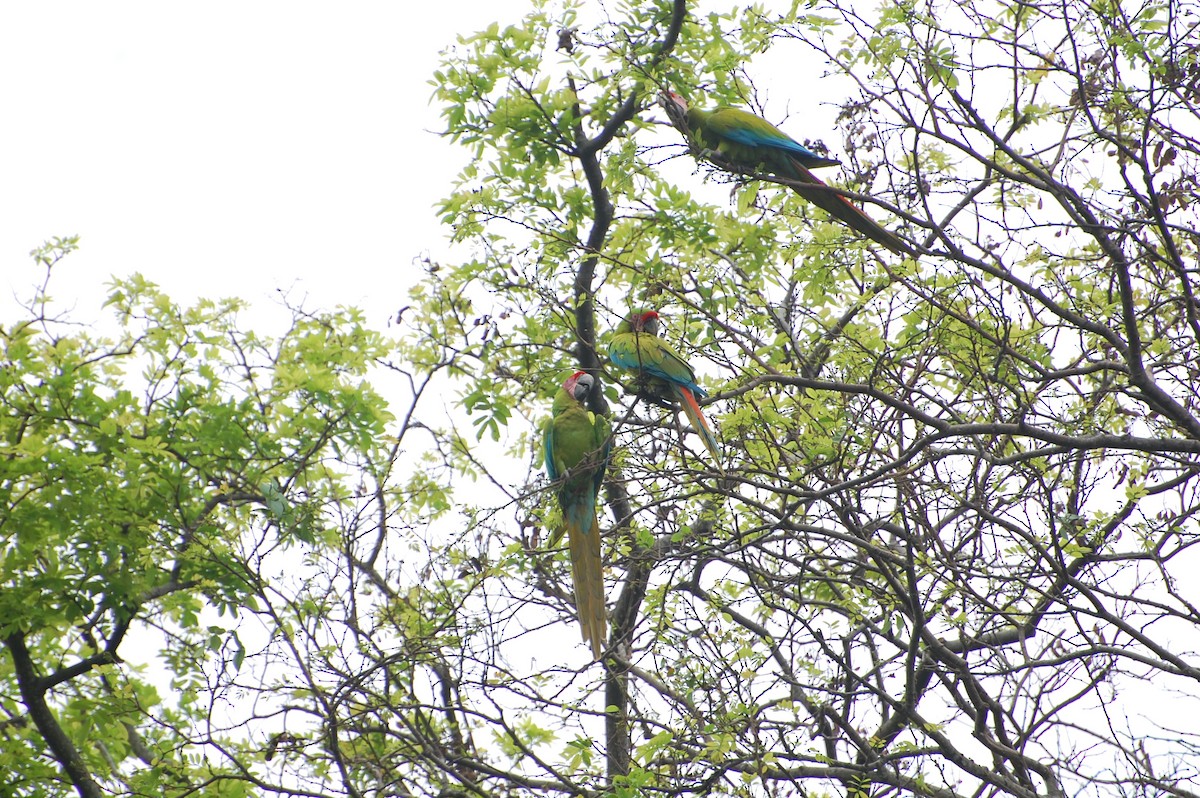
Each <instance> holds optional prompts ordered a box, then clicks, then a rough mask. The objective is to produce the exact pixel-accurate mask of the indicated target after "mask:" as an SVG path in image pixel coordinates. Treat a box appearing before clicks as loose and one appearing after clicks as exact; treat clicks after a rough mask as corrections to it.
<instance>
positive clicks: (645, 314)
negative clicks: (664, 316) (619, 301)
mask: <svg viewBox="0 0 1200 798" xmlns="http://www.w3.org/2000/svg"><path fill="white" fill-rule="evenodd" d="M625 321H626V322H627V323H628V324H629V329H630V330H632V331H633V332H635V333H646V334H647V335H658V311H657V310H646V309H644V308H635V309H634V310H631V311H630V312H629V315H628V316H627V317H626V319H625Z"/></svg>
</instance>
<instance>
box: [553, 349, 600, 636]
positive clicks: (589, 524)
mask: <svg viewBox="0 0 1200 798" xmlns="http://www.w3.org/2000/svg"><path fill="white" fill-rule="evenodd" d="M593 390H596V378H595V377H593V376H592V375H591V374H588V373H586V372H583V371H577V372H575V373H574V374H572V375H571V376H570V377H569V378H568V379H567V381H566V382H564V383H563V384H562V388H560V389H559V391H558V393H557V394H556V395H555V397H554V405H553V406H552V408H551V411H550V412H551V417H550V420H549V421H548V422H546V428H545V431H544V444H545V446H544V448H545V455H546V473H548V474H549V475H550V479H551V480H553V481H554V483H555V485H556V488H557V494H558V504H559V506H560V507H561V508H562V515H563V525H564V526H565V527H566V530H567V541H568V544H569V546H570V552H571V576H572V579H573V580H574V582H575V609H576V610H577V611H578V613H579V624H580V626H581V627H582V629H583V639H584V641H585V642H587V643H588V644H590V645H591V647H592V655H593V656H594V657H595V658H596V659H600V653H601V651H602V650H603V648H604V640H605V637H606V636H607V633H608V632H607V623H606V620H605V614H604V573H603V571H602V569H601V563H600V521H599V519H598V518H597V517H596V501H597V498H598V495H599V493H600V485H601V484H602V483H603V482H604V471H605V469H606V468H607V467H608V459H609V455H610V454H611V452H612V428H611V426H610V425H609V423H608V419H606V418H605V417H604V416H598V415H595V414H593V413H590V412H588V410H587V406H586V404H585V403H586V401H587V397H588V394H590V393H591V392H592V391H593Z"/></svg>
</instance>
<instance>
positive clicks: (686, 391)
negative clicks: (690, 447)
mask: <svg viewBox="0 0 1200 798" xmlns="http://www.w3.org/2000/svg"><path fill="white" fill-rule="evenodd" d="M608 359H609V360H611V361H612V362H613V364H614V365H616V366H618V367H620V368H623V369H627V370H629V371H633V372H636V373H637V374H638V375H640V376H641V377H643V378H644V379H646V380H647V381H648V383H649V387H650V388H652V389H654V391H655V392H656V393H658V394H665V395H666V396H667V397H668V398H670V399H672V400H674V401H678V402H679V406H680V407H682V408H683V412H684V413H685V414H686V415H687V417H688V421H690V422H691V424H692V429H694V430H695V431H696V433H697V434H698V435H699V436H700V440H702V441H703V442H704V448H706V449H708V453H709V454H711V455H712V458H713V461H714V462H716V463H717V465H718V466H719V465H720V463H721V451H720V448H719V444H718V443H717V436H716V435H714V434H713V431H712V427H711V426H710V425H709V423H708V419H706V418H705V417H704V413H702V412H701V411H700V404H699V403H698V402H697V401H696V399H697V398H700V399H703V398H704V397H705V396H707V395H708V394H707V393H706V392H705V391H704V389H703V388H701V387H700V386H699V385H697V384H696V373H695V372H694V371H692V367H691V366H689V365H688V364H687V361H685V360H684V359H683V358H682V357H680V356H679V355H678V354H677V353H676V352H675V350H674V349H672V348H671V347H670V345H669V344H667V342H666V341H664V340H663V339H661V338H659V337H658V312H657V311H654V310H642V309H638V310H633V311H631V312H630V314H629V315H628V316H627V317H626V318H625V319H624V320H622V321H621V323H620V324H619V325H617V331H616V332H615V333H613V336H612V339H611V340H610V341H609V344H608Z"/></svg>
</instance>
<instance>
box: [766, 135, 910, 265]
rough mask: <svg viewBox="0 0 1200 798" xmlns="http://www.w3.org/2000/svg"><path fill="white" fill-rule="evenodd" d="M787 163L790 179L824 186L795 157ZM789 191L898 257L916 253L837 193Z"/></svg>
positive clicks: (795, 189) (799, 187)
mask: <svg viewBox="0 0 1200 798" xmlns="http://www.w3.org/2000/svg"><path fill="white" fill-rule="evenodd" d="M788 163H789V164H790V166H791V167H792V168H794V169H795V170H796V174H795V175H793V176H789V177H791V179H793V180H796V181H798V182H800V183H812V184H814V185H818V186H824V185H827V184H826V183H825V182H824V181H823V180H821V179H820V178H818V177H817V176H816V175H814V174H813V173H812V172H810V171H809V170H808V169H807V168H806V167H805V166H804V164H802V163H800V162H799V161H797V160H796V159H795V158H788ZM792 190H793V191H795V192H796V193H797V194H799V195H800V196H801V197H803V198H804V199H806V200H808V201H809V202H811V203H812V204H813V205H816V206H817V207H818V208H821V209H822V210H824V211H825V212H826V213H828V214H829V215H830V216H832V217H834V218H835V219H839V220H841V221H842V222H845V223H846V225H847V226H848V227H849V228H850V229H851V230H854V231H856V232H859V233H862V234H863V235H864V236H866V237H867V238H869V239H871V240H872V241H874V242H875V243H877V244H882V245H883V246H885V247H887V248H888V249H890V250H891V251H892V252H895V253H896V254H897V255H911V256H913V257H916V255H917V253H916V252H915V251H914V250H913V248H912V247H910V246H909V245H908V244H907V243H905V241H904V239H902V238H900V236H898V235H896V234H895V233H893V232H891V231H889V230H887V229H885V228H884V227H883V226H882V225H880V224H879V223H878V222H876V221H875V220H874V219H872V218H871V217H870V216H867V214H866V213H865V212H863V210H862V209H861V208H859V207H858V206H857V205H855V204H854V203H852V202H850V200H848V199H846V198H845V197H843V196H842V195H841V194H838V193H837V192H836V191H830V190H829V189H826V188H814V189H806V188H803V187H801V186H796V185H792Z"/></svg>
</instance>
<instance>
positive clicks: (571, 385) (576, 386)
mask: <svg viewBox="0 0 1200 798" xmlns="http://www.w3.org/2000/svg"><path fill="white" fill-rule="evenodd" d="M562 387H563V390H564V391H566V392H567V393H569V394H571V396H573V397H575V401H576V402H579V403H580V404H585V403H586V402H587V398H588V394H589V393H591V392H592V389H593V388H595V387H596V378H595V377H593V376H592V375H591V374H588V373H587V372H586V371H577V372H575V373H574V374H572V375H571V376H570V377H567V381H566V382H564V383H563V386H562Z"/></svg>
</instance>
